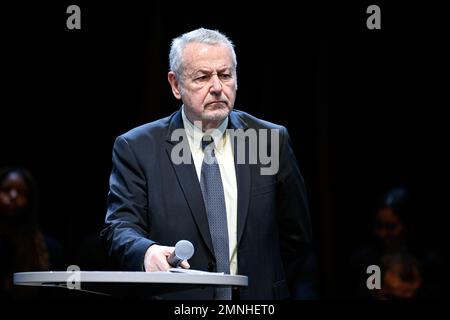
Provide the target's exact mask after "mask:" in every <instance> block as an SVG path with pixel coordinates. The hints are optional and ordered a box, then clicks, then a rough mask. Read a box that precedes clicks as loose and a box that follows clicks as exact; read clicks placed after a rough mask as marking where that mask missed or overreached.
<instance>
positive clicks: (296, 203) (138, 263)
mask: <svg viewBox="0 0 450 320" xmlns="http://www.w3.org/2000/svg"><path fill="white" fill-rule="evenodd" d="M228 127H229V128H233V129H243V130H247V129H248V128H254V129H279V130H280V168H279V171H278V173H277V174H275V175H261V174H260V168H261V167H262V165H261V164H260V163H259V162H258V163H256V164H249V163H247V164H237V163H236V152H235V168H236V176H237V186H238V193H237V194H238V206H237V211H238V212H237V238H238V240H237V248H238V274H241V275H247V276H248V278H249V285H248V287H246V288H243V289H242V290H241V294H240V297H241V299H284V298H288V296H289V289H288V285H287V271H289V272H292V279H294V278H295V273H296V272H298V270H300V269H299V268H301V262H302V259H303V257H304V255H305V253H307V250H309V248H310V242H311V226H310V217H309V211H308V206H307V198H306V193H305V187H304V182H303V178H302V176H301V174H300V171H299V168H298V165H297V161H296V159H295V156H294V153H293V151H292V148H291V143H290V139H289V136H288V133H287V130H286V128H284V127H282V126H278V125H275V124H272V123H269V122H266V121H263V120H260V119H257V118H255V117H253V116H251V115H249V114H247V113H245V112H242V111H236V110H234V111H232V112H231V113H230V115H229V125H228ZM178 128H183V122H182V117H181V111H177V112H175V113H174V114H172V115H171V116H169V117H167V118H164V119H161V120H158V121H155V122H152V123H148V124H145V125H143V126H140V127H138V128H135V129H133V130H131V131H129V132H127V133H125V134H123V135H121V136H119V137H118V138H117V139H116V141H115V144H114V149H113V169H112V173H111V178H110V191H109V194H108V212H107V215H106V227H105V229H104V230H103V231H102V236H103V238H104V239H105V240H106V243H107V246H108V250H109V254H110V256H112V257H113V258H115V259H116V260H117V261H118V263H119V264H120V266H121V268H122V269H124V270H139V271H140V270H142V266H143V260H144V254H145V252H146V250H147V249H148V247H149V246H150V245H151V244H153V243H158V244H161V245H167V246H174V245H175V243H176V242H177V241H178V240H180V239H186V240H189V241H191V242H192V243H193V245H194V248H195V253H194V256H193V257H192V258H191V259H190V260H189V263H190V265H191V268H192V269H198V270H206V271H215V257H214V254H213V245H212V241H211V236H210V233H209V227H208V221H207V215H206V211H205V206H204V203H203V198H202V192H201V188H200V183H199V181H198V177H197V174H196V171H195V167H194V164H193V161H191V164H180V165H175V164H174V163H173V162H172V161H171V157H170V155H171V151H172V148H174V145H175V144H176V143H177V141H175V142H174V141H171V133H172V132H173V130H175V129H178ZM267 140H268V143H269V144H270V139H267ZM247 144H248V143H247ZM247 147H248V145H247ZM235 148H236V146H235ZM235 151H236V149H235ZM212 297H213V291H212V289H211V288H206V289H199V290H192V291H189V292H178V293H174V294H172V295H166V296H164V297H163V298H179V299H185V298H186V299H192V298H194V299H211V298H212Z"/></svg>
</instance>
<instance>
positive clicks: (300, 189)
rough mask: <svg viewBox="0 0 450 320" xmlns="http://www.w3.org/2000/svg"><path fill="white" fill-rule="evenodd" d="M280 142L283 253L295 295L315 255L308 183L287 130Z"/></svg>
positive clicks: (280, 233) (280, 230)
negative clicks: (303, 175) (302, 173)
mask: <svg viewBox="0 0 450 320" xmlns="http://www.w3.org/2000/svg"><path fill="white" fill-rule="evenodd" d="M280 138H281V139H280V168H279V171H278V175H277V180H278V185H279V189H278V193H277V199H278V227H279V237H280V247H281V248H280V249H281V255H282V258H283V262H284V267H285V271H286V275H287V278H288V283H289V284H290V289H291V291H296V290H297V287H298V285H299V283H298V282H299V279H300V278H302V277H303V276H304V272H305V268H308V267H307V265H308V261H311V257H312V255H313V251H312V243H311V242H312V230H311V221H310V213H309V206H308V199H307V194H306V188H305V183H304V180H303V177H302V175H301V173H300V169H299V166H298V163H297V160H296V158H295V155H294V151H293V150H292V146H291V141H290V138H289V134H288V132H287V129H286V128H284V127H282V129H281V130H280ZM310 280H311V279H310ZM302 281H303V280H302Z"/></svg>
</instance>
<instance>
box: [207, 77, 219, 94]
mask: <svg viewBox="0 0 450 320" xmlns="http://www.w3.org/2000/svg"><path fill="white" fill-rule="evenodd" d="M211 80H212V84H211V88H210V89H209V91H210V92H211V94H218V93H221V92H222V83H221V82H220V79H219V77H218V75H217V74H215V75H213V76H212V78H211Z"/></svg>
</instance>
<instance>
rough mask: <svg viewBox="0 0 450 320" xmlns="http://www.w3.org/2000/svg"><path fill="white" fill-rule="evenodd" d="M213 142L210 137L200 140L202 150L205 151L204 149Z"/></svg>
mask: <svg viewBox="0 0 450 320" xmlns="http://www.w3.org/2000/svg"><path fill="white" fill-rule="evenodd" d="M213 142H214V140H213V138H212V137H211V136H210V135H205V136H203V138H202V150H203V151H205V149H206V147H208V146H209V145H210V144H211V143H213Z"/></svg>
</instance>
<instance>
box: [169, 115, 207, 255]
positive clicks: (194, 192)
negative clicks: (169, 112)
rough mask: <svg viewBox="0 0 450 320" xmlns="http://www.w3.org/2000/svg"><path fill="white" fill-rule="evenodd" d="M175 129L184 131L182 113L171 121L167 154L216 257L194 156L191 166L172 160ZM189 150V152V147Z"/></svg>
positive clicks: (199, 226) (185, 138) (197, 222)
mask: <svg viewBox="0 0 450 320" xmlns="http://www.w3.org/2000/svg"><path fill="white" fill-rule="evenodd" d="M175 129H183V120H182V117H181V111H178V112H176V113H175V114H174V115H173V116H172V119H171V121H170V125H169V131H168V136H167V137H166V153H167V156H168V157H169V161H170V163H171V164H172V167H173V169H174V171H175V174H176V176H177V179H178V183H179V184H180V186H181V189H182V190H183V194H184V197H185V198H186V201H187V203H188V205H189V208H190V209H191V213H192V215H193V217H194V220H195V222H196V224H197V227H198V229H199V230H200V234H201V235H202V237H203V240H204V241H205V243H206V245H207V246H208V248H209V250H210V251H211V253H212V254H213V255H214V249H213V245H212V240H211V234H210V231H209V225H208V218H207V215H206V209H205V205H204V202H203V195H202V191H201V189H200V183H199V182H198V177H197V173H196V171H195V166H194V161H193V159H192V155H191V156H190V158H191V162H190V163H189V164H185V163H181V164H174V163H173V161H172V159H171V153H172V149H173V147H174V145H175V144H177V143H178V141H171V135H172V132H173V131H174V130H175ZM181 139H182V141H185V142H186V143H187V137H186V135H185V133H184V135H182V138H181ZM180 141H181V140H180ZM187 149H188V150H189V145H187ZM189 152H190V150H189Z"/></svg>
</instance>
